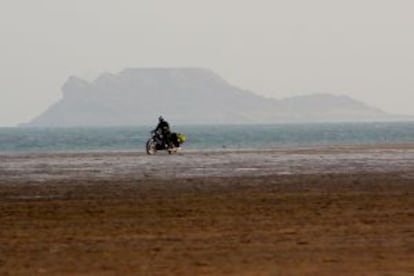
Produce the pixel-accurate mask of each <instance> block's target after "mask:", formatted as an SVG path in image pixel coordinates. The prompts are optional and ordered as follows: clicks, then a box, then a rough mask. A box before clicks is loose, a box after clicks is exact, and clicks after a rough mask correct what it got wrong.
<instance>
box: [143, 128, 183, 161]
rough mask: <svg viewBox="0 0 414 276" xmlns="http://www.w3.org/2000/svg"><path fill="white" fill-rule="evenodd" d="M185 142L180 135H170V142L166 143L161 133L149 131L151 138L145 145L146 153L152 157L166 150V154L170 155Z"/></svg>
mask: <svg viewBox="0 0 414 276" xmlns="http://www.w3.org/2000/svg"><path fill="white" fill-rule="evenodd" d="M185 141H186V137H185V135H184V134H182V133H175V132H173V133H171V135H170V141H169V142H166V139H164V137H163V134H162V133H161V131H151V138H149V139H148V141H147V143H146V151H147V154H148V155H154V154H156V153H157V151H160V150H167V151H168V154H172V153H175V152H177V151H179V150H180V149H181V147H180V145H181V144H182V143H184V142H185Z"/></svg>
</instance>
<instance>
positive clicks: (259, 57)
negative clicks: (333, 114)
mask: <svg viewBox="0 0 414 276" xmlns="http://www.w3.org/2000/svg"><path fill="white" fill-rule="evenodd" d="M413 11H414V1H412V0H406V1H403V0H347V1H344V0H326V1H324V0H285V1H278V0H268V1H266V0H254V1H253V0H249V1H243V0H208V1H205V0H203V1H202V0H146V1H144V0H70V1H69V0H36V1H33V0H0V100H1V101H0V126H6V125H15V124H17V123H20V122H25V121H28V120H29V119H31V118H33V117H34V116H35V115H37V114H39V113H40V112H41V111H43V110H45V108H46V107H47V106H49V105H50V104H51V103H53V102H55V101H57V100H58V99H59V98H60V97H61V86H62V85H63V83H64V82H65V80H66V79H67V78H68V77H69V76H70V75H76V76H79V77H81V78H85V79H88V80H93V79H94V78H96V76H97V75H98V74H99V73H102V72H111V73H117V72H119V71H121V70H122V69H124V68H126V67H154V66H156V67H175V66H179V67H182V66H186V67H187V66H191V67H206V68H209V69H211V70H213V71H215V72H217V73H218V74H220V75H221V76H222V77H224V78H225V79H227V80H228V81H229V82H230V83H232V84H234V85H236V86H239V87H242V88H246V89H249V90H251V91H253V92H255V93H257V94H261V95H265V96H268V97H275V98H283V97H288V96H293V95H302V94H310V93H332V94H348V95H350V96H352V97H354V98H356V99H358V100H362V101H365V102H367V103H369V104H371V105H373V106H377V107H380V108H382V109H384V110H386V111H389V112H394V113H405V114H411V115H414V16H413Z"/></svg>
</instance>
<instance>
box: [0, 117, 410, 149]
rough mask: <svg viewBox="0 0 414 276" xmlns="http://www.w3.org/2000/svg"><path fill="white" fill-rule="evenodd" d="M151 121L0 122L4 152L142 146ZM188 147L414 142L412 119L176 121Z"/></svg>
mask: <svg viewBox="0 0 414 276" xmlns="http://www.w3.org/2000/svg"><path fill="white" fill-rule="evenodd" d="M152 128H153V127H114V128H0V152H39V151H88V150H142V151H143V150H144V147H145V142H146V140H147V139H148V138H149V136H150V131H151V129H152ZM173 131H176V132H182V133H184V134H186V136H187V139H188V140H187V143H185V144H184V148H187V149H219V148H227V149H243V148H269V147H284V146H312V145H337V144H338V145H340V144H384V143H414V122H394V123H329V124H277V125H239V126H236V125H232V126H173Z"/></svg>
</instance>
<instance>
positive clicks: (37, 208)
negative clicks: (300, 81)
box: [0, 145, 414, 275]
mask: <svg viewBox="0 0 414 276" xmlns="http://www.w3.org/2000/svg"><path fill="white" fill-rule="evenodd" d="M0 160H1V165H0V222H1V227H0V274H1V275H19V274H20V275H34V274H46V275H62V274H63V275H65V274H67V275H74V274H75V275H78V274H86V275H118V274H128V275H303V274H308V275H309V274H310V275H332V274H336V275H338V274H339V275H412V274H414V145H388V146H370V147H367V146H363V147H362V146H341V147H313V148H300V149H299V148H296V149H270V150H263V151H259V152H258V151H253V150H246V151H215V152H195V151H194V152H184V154H183V155H176V156H168V155H167V154H160V155H156V156H150V157H149V156H146V155H145V154H144V153H142V152H94V153H48V154H45V153H37V154H2V155H0Z"/></svg>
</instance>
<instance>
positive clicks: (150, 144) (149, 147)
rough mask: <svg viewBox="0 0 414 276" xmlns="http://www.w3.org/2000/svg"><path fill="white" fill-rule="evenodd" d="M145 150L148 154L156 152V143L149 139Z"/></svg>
mask: <svg viewBox="0 0 414 276" xmlns="http://www.w3.org/2000/svg"><path fill="white" fill-rule="evenodd" d="M146 150H147V154H148V155H153V154H155V153H156V152H157V143H156V142H155V141H154V139H152V138H151V139H149V140H148V141H147V144H146Z"/></svg>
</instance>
